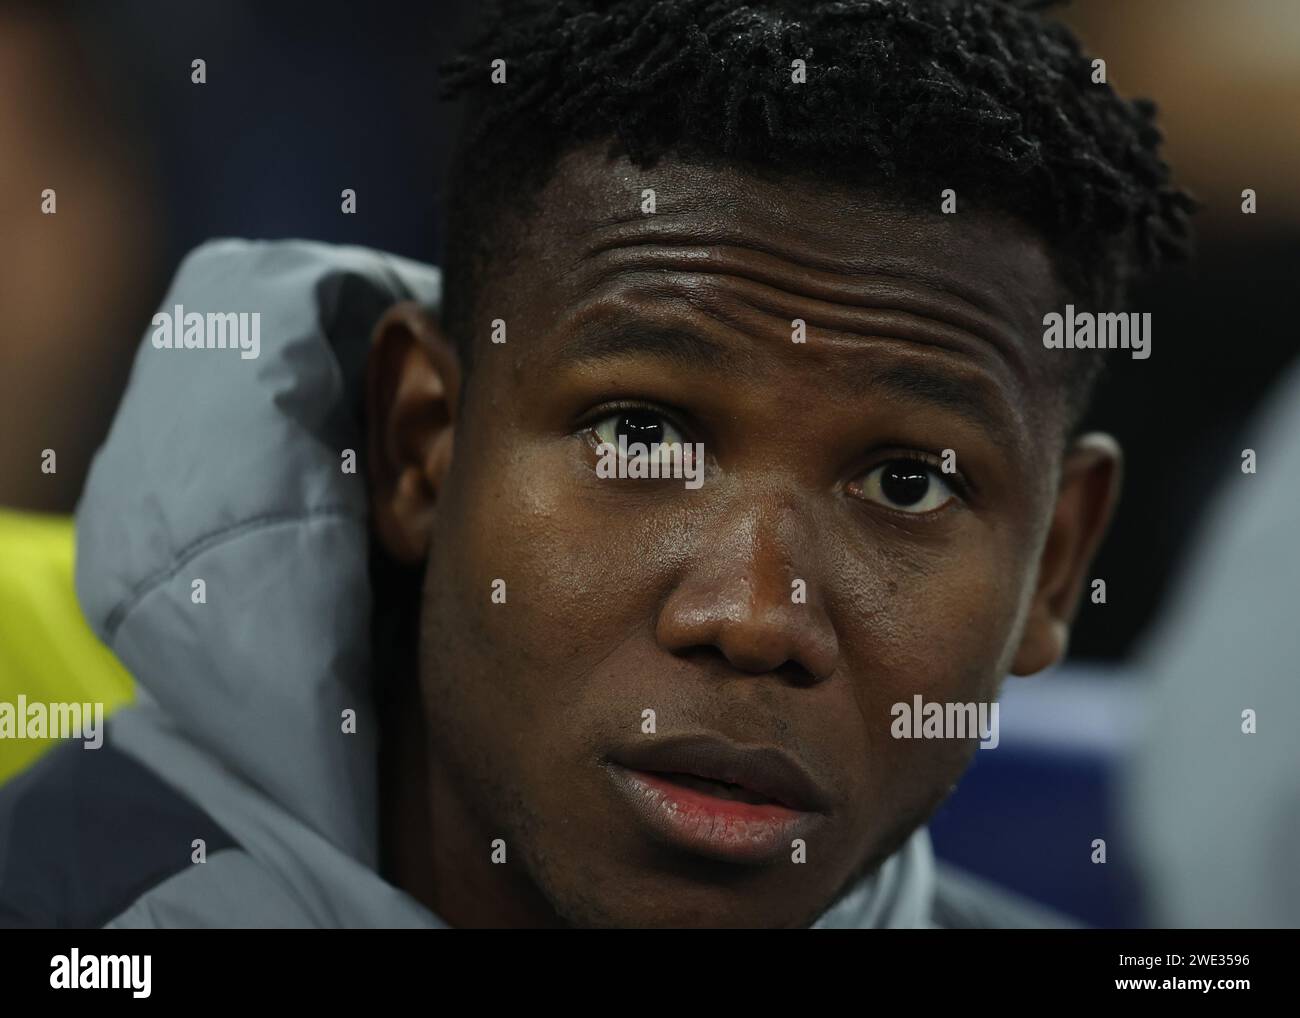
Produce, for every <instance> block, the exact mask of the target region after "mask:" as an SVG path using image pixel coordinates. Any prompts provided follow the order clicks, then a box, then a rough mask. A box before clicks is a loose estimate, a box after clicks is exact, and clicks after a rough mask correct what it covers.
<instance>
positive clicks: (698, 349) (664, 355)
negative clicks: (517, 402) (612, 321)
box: [560, 322, 741, 371]
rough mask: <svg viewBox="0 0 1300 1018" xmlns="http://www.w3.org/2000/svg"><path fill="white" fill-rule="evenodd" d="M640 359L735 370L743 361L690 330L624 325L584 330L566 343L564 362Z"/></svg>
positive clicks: (622, 323)
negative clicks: (657, 359)
mask: <svg viewBox="0 0 1300 1018" xmlns="http://www.w3.org/2000/svg"><path fill="white" fill-rule="evenodd" d="M629 355H636V356H640V357H658V358H660V359H661V360H667V361H672V362H674V363H676V364H680V365H683V366H685V367H707V368H711V369H713V370H715V371H728V370H734V369H736V368H737V366H738V365H739V363H740V361H741V358H740V357H739V356H738V355H737V354H736V352H735V351H733V350H731V349H729V348H728V347H726V346H723V345H722V344H721V343H717V342H715V341H714V340H711V339H708V338H706V337H704V336H701V335H700V334H699V333H696V332H692V331H691V330H690V329H682V328H673V327H671V326H662V325H651V326H648V325H642V324H639V323H634V322H621V323H619V324H617V325H610V326H607V327H600V328H588V329H583V330H581V331H580V332H578V333H576V334H575V335H574V336H573V337H572V338H571V339H570V340H569V341H568V342H566V343H565V345H564V349H563V351H562V353H561V355H560V356H561V359H562V360H564V361H567V362H569V363H578V362H581V361H604V360H613V359H614V358H617V357H626V356H629Z"/></svg>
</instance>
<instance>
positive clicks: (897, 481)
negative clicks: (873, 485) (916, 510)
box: [880, 463, 930, 505]
mask: <svg viewBox="0 0 1300 1018" xmlns="http://www.w3.org/2000/svg"><path fill="white" fill-rule="evenodd" d="M880 490H881V491H883V492H884V493H885V497H886V498H888V499H889V500H890V501H891V502H896V503H897V504H898V505H913V504H914V503H916V502H919V501H921V499H923V498H924V497H925V493H926V492H927V491H929V490H930V475H929V473H928V472H927V471H926V470H924V469H923V468H921V467H918V466H917V465H916V464H914V463H890V464H889V465H888V466H886V467H885V472H884V473H883V474H881V475H880Z"/></svg>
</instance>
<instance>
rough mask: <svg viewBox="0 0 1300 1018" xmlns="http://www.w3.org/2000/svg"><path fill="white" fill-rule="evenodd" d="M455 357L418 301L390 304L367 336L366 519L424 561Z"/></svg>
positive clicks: (394, 549) (445, 449)
mask: <svg viewBox="0 0 1300 1018" xmlns="http://www.w3.org/2000/svg"><path fill="white" fill-rule="evenodd" d="M460 386H461V371H460V360H459V357H458V356H457V354H456V351H455V349H454V348H453V347H452V345H451V344H450V343H449V342H448V341H447V339H446V338H445V337H444V336H443V334H442V331H441V329H440V327H439V326H438V324H437V322H436V321H435V320H434V319H433V318H432V317H431V316H430V315H429V313H428V312H427V311H425V310H424V309H423V308H422V307H420V306H419V305H418V304H415V303H412V302H404V303H401V304H395V305H394V306H393V307H391V308H389V310H388V311H387V312H385V314H384V316H383V317H382V318H381V319H380V320H379V323H378V324H377V325H376V326H375V330H374V334H373V336H372V337H371V344H370V355H369V358H368V360H367V364H366V448H367V453H368V455H367V476H368V479H369V486H370V505H371V520H372V525H373V527H374V530H375V534H376V535H377V536H378V538H379V540H380V543H381V544H382V545H383V547H384V548H385V550H386V551H387V552H388V554H389V555H391V556H392V557H393V558H394V559H396V560H397V561H399V562H404V563H408V564H416V563H419V562H421V561H423V559H424V557H425V554H426V553H427V550H428V547H429V541H430V538H431V535H432V531H433V522H434V516H435V513H434V510H435V506H436V504H437V500H438V495H439V492H440V491H441V489H442V486H443V483H444V481H445V479H446V476H447V473H448V471H449V470H450V468H451V457H452V449H453V439H454V427H455V420H456V408H457V403H458V400H459V399H460Z"/></svg>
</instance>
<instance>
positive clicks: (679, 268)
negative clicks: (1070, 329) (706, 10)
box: [494, 144, 1060, 416]
mask: <svg viewBox="0 0 1300 1018" xmlns="http://www.w3.org/2000/svg"><path fill="white" fill-rule="evenodd" d="M939 190H942V189H939ZM939 190H936V192H935V194H934V195H933V206H932V209H926V208H922V207H919V206H918V205H915V204H913V205H909V206H904V205H903V204H901V203H900V202H898V201H896V200H893V199H891V198H889V197H888V196H885V195H882V194H880V193H879V192H871V191H868V190H855V189H852V188H848V187H843V186H837V185H828V184H822V183H818V182H815V181H810V180H808V179H806V178H795V177H789V176H782V175H779V174H775V173H771V172H767V171H763V172H755V171H750V170H746V169H741V168H738V167H733V166H715V165H705V164H702V163H699V162H693V161H685V160H680V159H667V160H664V161H661V162H660V163H659V164H657V165H656V166H654V167H651V168H648V169H641V168H639V167H637V166H636V165H634V164H633V163H631V162H630V161H629V160H627V159H626V158H625V157H622V156H617V155H610V154H609V153H608V151H607V146H605V145H602V144H596V145H589V146H586V147H583V148H580V149H577V150H574V151H572V152H569V153H567V154H565V155H564V156H562V157H561V159H560V160H559V162H558V163H557V166H556V169H555V171H554V173H553V174H552V175H551V178H550V180H549V181H548V183H547V184H546V186H545V187H544V188H543V189H542V191H541V192H540V194H539V195H538V196H537V199H536V204H535V206H534V207H533V208H532V209H531V210H530V213H529V215H528V217H527V225H526V227H525V228H524V229H523V230H521V231H520V234H519V242H518V244H517V246H516V247H515V249H514V255H515V257H513V258H511V259H510V261H511V263H512V265H511V268H510V269H509V270H507V273H508V277H509V279H508V283H509V285H508V287H506V293H503V294H500V295H499V296H500V297H501V298H503V299H507V300H509V302H510V304H511V305H512V307H511V312H512V314H514V315H523V316H526V318H527V320H528V322H529V323H530V324H529V326H528V328H527V331H528V332H529V333H531V334H532V335H533V341H532V342H530V343H529V344H528V349H527V351H526V352H525V351H520V350H518V349H517V350H516V353H517V354H521V353H522V355H523V358H524V360H526V361H529V362H532V361H534V360H535V359H537V358H545V359H546V361H548V362H553V361H554V359H555V358H556V357H557V356H558V355H559V354H560V353H561V350H560V349H558V348H560V347H563V346H564V345H565V344H566V343H569V342H570V341H571V340H572V339H573V337H574V335H575V333H576V332H577V331H578V327H579V326H580V325H582V324H583V323H584V322H586V323H587V324H591V322H592V320H593V319H594V318H595V317H596V316H597V315H599V316H601V317H603V319H604V321H603V322H602V323H601V324H602V327H603V326H606V325H608V324H609V322H610V319H611V318H612V317H616V316H624V317H626V316H633V317H639V318H641V319H648V318H654V317H656V316H658V317H664V318H673V319H674V320H675V321H674V324H675V325H682V324H684V321H685V316H683V314H681V313H680V309H681V307H682V306H683V304H693V305H694V307H693V309H688V310H693V311H694V312H695V313H696V318H697V319H700V320H701V322H702V321H703V319H705V318H712V319H714V320H715V321H714V322H713V323H712V324H714V325H716V324H717V321H718V320H720V319H731V324H734V323H735V322H736V321H738V320H739V317H740V316H742V315H748V314H749V311H750V310H753V309H754V308H753V306H754V305H762V306H761V307H760V308H758V310H759V311H760V312H761V313H762V314H763V315H764V316H765V318H766V319H767V324H766V326H762V325H759V326H755V325H754V319H753V317H752V316H751V317H750V318H749V319H748V320H747V325H748V326H749V327H748V329H747V331H748V332H749V333H750V334H751V336H753V335H755V334H757V333H758V332H762V331H764V329H766V331H767V332H769V333H771V334H772V335H777V334H779V333H780V331H781V329H782V328H784V330H785V331H786V333H787V334H788V331H789V327H790V322H791V320H792V318H794V317H800V318H805V319H807V324H808V328H809V329H810V330H811V329H820V330H822V333H823V335H832V336H840V337H850V336H854V335H857V336H873V335H884V336H891V335H892V336H894V337H895V338H898V339H902V340H905V341H908V342H911V343H914V344H927V343H928V344H930V345H931V346H933V347H935V348H941V347H944V346H946V347H948V348H949V349H950V350H954V351H957V352H959V353H961V354H963V355H966V356H967V357H968V358H969V359H971V360H972V361H974V360H978V361H980V362H982V367H983V368H984V369H985V370H986V372H987V373H988V374H990V375H992V376H996V377H997V379H998V381H999V383H1000V384H999V387H1000V388H1002V389H1003V390H1004V394H1006V395H1010V394H1012V393H1013V392H1015V391H1018V392H1019V393H1022V394H1023V393H1027V392H1037V393H1041V392H1043V391H1044V390H1046V391H1048V392H1050V393H1051V394H1052V395H1053V396H1054V395H1055V388H1056V387H1055V385H1053V384H1052V380H1053V377H1054V373H1053V372H1051V371H1049V370H1048V364H1047V360H1046V358H1045V357H1044V356H1043V354H1044V353H1045V351H1043V348H1042V324H1041V323H1042V316H1043V314H1044V313H1045V312H1046V311H1048V310H1051V309H1052V308H1053V307H1054V306H1055V304H1056V303H1057V302H1058V294H1059V292H1060V291H1059V287H1058V284H1057V277H1056V275H1055V273H1054V270H1053V266H1052V260H1051V256H1050V253H1049V251H1048V249H1047V247H1046V245H1045V243H1044V242H1043V240H1042V239H1041V238H1040V237H1039V236H1038V235H1037V234H1035V233H1034V232H1033V231H1032V230H1030V229H1029V228H1028V227H1026V226H1024V225H1022V224H1020V223H1019V222H1017V221H1016V220H1014V219H1012V218H1011V217H1008V216H1005V215H1001V214H998V213H994V212H988V211H982V210H980V209H978V208H976V207H974V203H973V202H966V201H964V200H963V196H962V195H961V194H960V193H957V194H956V203H957V211H956V212H955V213H952V214H944V213H942V212H941V210H940V206H941V203H942V201H943V196H942V195H941V194H940V193H939ZM651 209H653V211H650V210H651ZM715 291H716V292H715ZM494 299H496V298H494ZM742 304H744V305H749V306H750V307H749V308H746V309H743V310H741V309H740V305H742ZM724 305H725V306H724ZM674 307H676V308H677V309H678V311H677V312H676V313H675V312H674V311H673V308H674ZM742 331H746V330H742ZM520 367H522V363H520V362H516V368H520ZM1049 402H1050V401H1049ZM1043 412H1044V413H1046V412H1047V410H1046V409H1044V411H1043ZM1034 416H1037V413H1035V414H1034Z"/></svg>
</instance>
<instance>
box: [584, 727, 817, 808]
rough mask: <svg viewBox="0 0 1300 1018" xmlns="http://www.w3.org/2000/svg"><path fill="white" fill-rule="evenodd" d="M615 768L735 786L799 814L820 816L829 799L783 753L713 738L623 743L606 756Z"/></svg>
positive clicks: (791, 759)
mask: <svg viewBox="0 0 1300 1018" xmlns="http://www.w3.org/2000/svg"><path fill="white" fill-rule="evenodd" d="M609 759H610V760H611V761H613V762H614V763H616V764H620V765H622V766H624V767H629V768H632V769H634V770H640V771H654V772H658V773H662V774H693V775H695V776H696V777H699V778H709V779H712V780H714V781H726V782H728V783H730V784H733V785H741V786H742V787H744V788H747V789H749V790H750V791H751V792H757V793H758V794H759V795H765V796H767V797H768V798H769V799H775V800H776V801H777V802H779V803H781V804H782V805H783V806H787V807H789V808H790V809H797V810H801V811H804V812H816V813H825V812H827V811H828V810H829V804H830V796H829V794H827V792H826V791H825V790H824V789H823V788H822V787H821V786H820V785H819V784H818V783H817V782H816V781H814V780H813V778H812V777H811V776H810V775H809V774H808V772H807V771H806V770H804V769H803V768H802V767H801V766H800V765H799V763H798V762H797V761H796V760H795V759H794V758H793V757H791V756H789V755H788V754H787V753H785V752H784V751H783V750H780V749H776V748H774V747H769V746H742V745H736V744H735V743H732V742H728V741H727V740H726V739H723V738H720V737H718V736H714V735H682V736H673V737H671V738H666V739H646V740H645V741H638V742H632V743H627V744H626V745H624V746H622V747H620V748H619V749H617V750H616V751H614V752H613V753H611V754H610V755H609Z"/></svg>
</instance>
